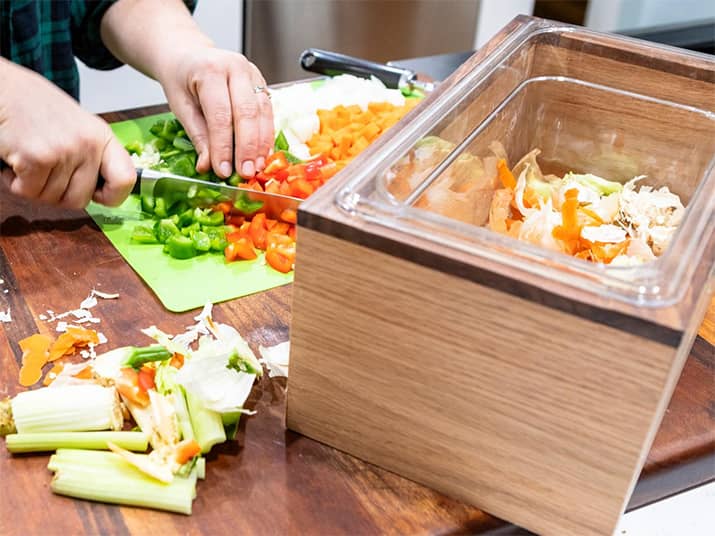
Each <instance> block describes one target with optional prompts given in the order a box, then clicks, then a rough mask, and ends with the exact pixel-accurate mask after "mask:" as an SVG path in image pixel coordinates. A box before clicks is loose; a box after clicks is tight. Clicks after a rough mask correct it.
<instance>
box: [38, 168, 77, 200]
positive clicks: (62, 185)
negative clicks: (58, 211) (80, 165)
mask: <svg viewBox="0 0 715 536" xmlns="http://www.w3.org/2000/svg"><path fill="white" fill-rule="evenodd" d="M75 169H76V165H74V164H73V163H72V162H61V163H58V164H57V165H56V166H55V167H54V168H52V171H50V174H49V176H48V177H47V182H46V183H45V187H44V188H43V189H42V192H40V195H39V196H38V198H39V199H40V200H41V201H44V202H45V203H57V202H58V201H59V200H60V199H61V198H62V196H63V195H64V193H65V190H67V185H68V184H69V181H70V177H71V176H72V174H73V173H74V170H75Z"/></svg>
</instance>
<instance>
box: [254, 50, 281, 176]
mask: <svg viewBox="0 0 715 536" xmlns="http://www.w3.org/2000/svg"><path fill="white" fill-rule="evenodd" d="M251 66H252V67H253V71H254V74H253V77H252V80H253V82H254V84H255V85H256V86H260V87H266V81H265V80H264V78H263V76H262V75H261V73H260V71H259V70H258V68H257V67H255V66H254V65H253V64H251ZM257 98H258V105H259V110H258V118H259V119H258V127H259V133H260V134H259V137H258V157H257V158H256V171H262V170H263V168H265V165H266V160H265V158H266V157H267V156H268V153H269V152H270V151H271V149H272V148H273V143H274V140H275V133H274V127H273V106H272V105H271V99H270V96H269V94H268V93H267V91H261V92H260V93H258V96H257Z"/></svg>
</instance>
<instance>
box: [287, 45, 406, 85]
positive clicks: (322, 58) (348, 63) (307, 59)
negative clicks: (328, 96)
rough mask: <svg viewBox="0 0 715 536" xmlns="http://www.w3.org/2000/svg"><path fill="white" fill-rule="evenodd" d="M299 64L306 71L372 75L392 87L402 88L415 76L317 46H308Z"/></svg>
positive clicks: (362, 75)
mask: <svg viewBox="0 0 715 536" xmlns="http://www.w3.org/2000/svg"><path fill="white" fill-rule="evenodd" d="M300 65H301V67H303V69H305V70H306V71H310V72H313V73H318V74H326V75H329V76H335V75H338V74H352V75H355V76H360V77H362V78H370V77H371V76H374V77H376V78H378V79H379V80H380V81H382V83H383V84H385V85H386V86H387V87H389V88H392V89H402V88H403V87H404V86H407V85H409V83H410V82H411V81H412V79H413V78H414V77H415V72H414V71H411V70H409V69H401V68H399V67H391V66H390V65H385V64H384V63H376V62H372V61H367V60H363V59H360V58H355V57H353V56H346V55H345V54H338V53H337V52H328V51H327V50H320V49H317V48H308V49H306V50H304V51H303V53H302V54H301V55H300Z"/></svg>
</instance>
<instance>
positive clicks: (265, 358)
mask: <svg viewBox="0 0 715 536" xmlns="http://www.w3.org/2000/svg"><path fill="white" fill-rule="evenodd" d="M258 352H259V353H260V354H261V359H259V361H260V362H261V363H263V364H264V365H266V367H267V368H268V376H269V377H271V378H274V377H277V376H285V377H288V366H289V361H290V359H289V358H290V341H286V342H282V343H280V344H277V345H275V346H269V347H265V346H259V347H258Z"/></svg>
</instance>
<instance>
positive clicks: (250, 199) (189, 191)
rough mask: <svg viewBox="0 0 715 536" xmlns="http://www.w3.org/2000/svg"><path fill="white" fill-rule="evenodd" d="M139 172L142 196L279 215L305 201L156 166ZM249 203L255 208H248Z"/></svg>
mask: <svg viewBox="0 0 715 536" xmlns="http://www.w3.org/2000/svg"><path fill="white" fill-rule="evenodd" d="M136 174H137V180H136V183H135V184H134V188H133V189H132V193H139V194H141V195H142V197H175V198H186V199H192V200H194V202H195V203H196V204H197V205H202V206H205V207H210V206H212V205H216V204H217V203H221V202H224V201H228V202H230V203H231V204H233V205H234V208H235V209H236V210H238V211H239V212H244V213H245V214H246V215H250V214H253V213H254V212H256V211H257V210H259V209H262V211H263V212H266V216H267V217H269V218H271V219H277V218H278V216H279V215H280V214H281V212H283V211H284V210H286V209H290V210H297V209H298V206H299V205H300V203H301V202H302V201H303V200H302V199H300V198H297V197H291V196H288V195H282V194H275V193H271V192H261V191H258V190H253V189H251V188H240V187H238V186H231V185H230V184H224V183H218V182H210V181H203V180H201V179H194V178H191V177H184V176H181V175H175V174H174V173H167V172H165V171H156V170H154V169H145V168H136ZM103 184H104V177H102V176H101V175H100V176H99V177H98V179H97V189H100V188H101V187H102V185H103ZM258 203H262V205H261V206H260V207H257V206H256V205H257V204H258ZM248 207H251V209H250V210H248Z"/></svg>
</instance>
